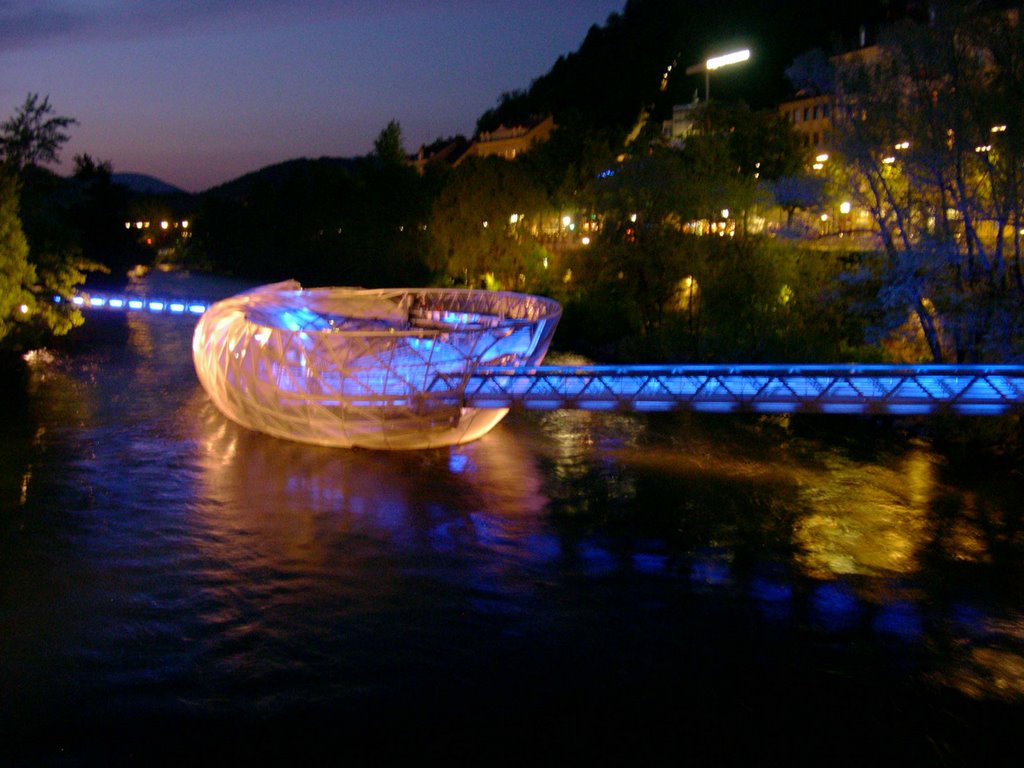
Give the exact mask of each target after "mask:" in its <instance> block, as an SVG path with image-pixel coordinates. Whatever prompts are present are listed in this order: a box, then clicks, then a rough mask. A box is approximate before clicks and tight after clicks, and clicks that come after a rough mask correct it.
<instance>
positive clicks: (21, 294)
mask: <svg viewBox="0 0 1024 768" xmlns="http://www.w3.org/2000/svg"><path fill="white" fill-rule="evenodd" d="M35 280H36V272H35V269H34V268H33V266H32V265H31V264H30V263H29V261H28V241H26V240H25V233H24V232H23V231H22V229H21V219H20V218H19V217H18V188H17V181H16V179H15V178H14V177H13V176H12V175H11V174H10V173H9V172H6V171H4V170H2V169H0V343H2V342H3V340H4V339H5V337H7V336H8V335H9V334H10V333H11V332H12V331H13V330H14V328H15V327H16V325H17V324H19V323H21V322H23V321H25V320H26V319H27V318H28V315H29V313H30V312H32V310H33V309H34V308H35V298H34V297H33V295H32V291H31V288H32V285H33V284H34V283H35Z"/></svg>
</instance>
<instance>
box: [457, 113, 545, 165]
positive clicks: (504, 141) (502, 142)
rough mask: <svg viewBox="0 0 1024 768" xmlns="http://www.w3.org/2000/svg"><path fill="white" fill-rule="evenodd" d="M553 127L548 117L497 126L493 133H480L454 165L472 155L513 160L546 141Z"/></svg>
mask: <svg viewBox="0 0 1024 768" xmlns="http://www.w3.org/2000/svg"><path fill="white" fill-rule="evenodd" d="M555 127H556V126H555V120H554V118H553V117H552V116H551V115H548V116H547V117H543V118H539V119H537V120H535V121H533V122H529V123H526V124H523V125H512V126H505V125H499V126H498V127H497V128H495V129H494V130H493V131H481V132H480V134H479V135H478V136H477V137H476V140H475V141H474V142H473V143H472V144H471V145H470V147H469V149H468V150H467V151H466V152H465V154H463V155H462V156H461V157H460V158H459V159H458V160H457V161H456V162H455V165H458V164H459V163H460V162H462V160H463V159H465V158H467V157H470V156H474V155H475V156H476V157H502V158H504V159H506V160H515V159H516V158H517V157H518V156H519V155H521V154H523V153H524V152H528V151H529V150H530V147H532V146H533V145H534V144H541V143H543V142H545V141H547V140H548V138H549V137H550V136H551V132H552V131H553V130H555Z"/></svg>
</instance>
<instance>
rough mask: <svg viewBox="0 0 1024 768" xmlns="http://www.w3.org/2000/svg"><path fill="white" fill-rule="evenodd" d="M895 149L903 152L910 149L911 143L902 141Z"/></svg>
mask: <svg viewBox="0 0 1024 768" xmlns="http://www.w3.org/2000/svg"><path fill="white" fill-rule="evenodd" d="M894 148H895V149H901V150H902V149H910V142H909V141H901V142H900V143H899V144H896V145H895V146H894Z"/></svg>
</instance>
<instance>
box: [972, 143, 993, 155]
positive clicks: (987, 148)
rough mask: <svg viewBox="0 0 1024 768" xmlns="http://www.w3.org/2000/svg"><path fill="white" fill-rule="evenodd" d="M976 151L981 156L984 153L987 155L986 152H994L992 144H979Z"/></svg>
mask: <svg viewBox="0 0 1024 768" xmlns="http://www.w3.org/2000/svg"><path fill="white" fill-rule="evenodd" d="M974 151H975V152H977V153H979V154H982V153H985V152H991V151H992V145H991V144H979V145H978V146H976V147H975V148H974Z"/></svg>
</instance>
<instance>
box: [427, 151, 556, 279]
mask: <svg viewBox="0 0 1024 768" xmlns="http://www.w3.org/2000/svg"><path fill="white" fill-rule="evenodd" d="M547 209H548V203H547V198H546V196H545V194H544V191H543V189H542V188H541V187H540V185H538V184H537V183H536V182H535V180H534V179H533V177H532V176H531V174H530V173H528V172H527V168H526V166H525V165H523V164H522V163H520V162H519V161H517V160H513V161H508V160H503V159H501V158H497V157H485V158H477V157H471V158H468V159H467V160H466V161H465V162H463V163H462V164H461V165H459V167H458V168H456V169H455V171H454V172H453V173H452V175H451V177H450V178H449V179H448V183H447V184H446V185H445V187H444V189H443V190H442V191H441V193H440V194H439V195H438V197H437V199H436V200H435V201H434V206H433V211H432V213H431V217H430V224H429V233H430V238H431V241H432V244H433V249H432V250H433V264H432V266H433V267H434V269H435V270H436V271H437V272H438V273H440V274H443V275H445V276H447V278H448V279H449V280H451V281H454V282H457V283H463V284H465V285H471V286H479V285H481V284H487V285H490V286H494V287H499V286H500V287H502V288H506V289H510V290H526V289H535V288H536V280H537V279H539V278H538V275H537V273H538V272H539V269H543V267H540V268H538V265H539V264H543V261H544V255H543V252H542V248H541V245H540V243H539V240H538V235H539V232H538V230H537V226H538V222H539V220H540V218H541V215H542V213H545V212H547ZM488 276H489V277H488Z"/></svg>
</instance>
